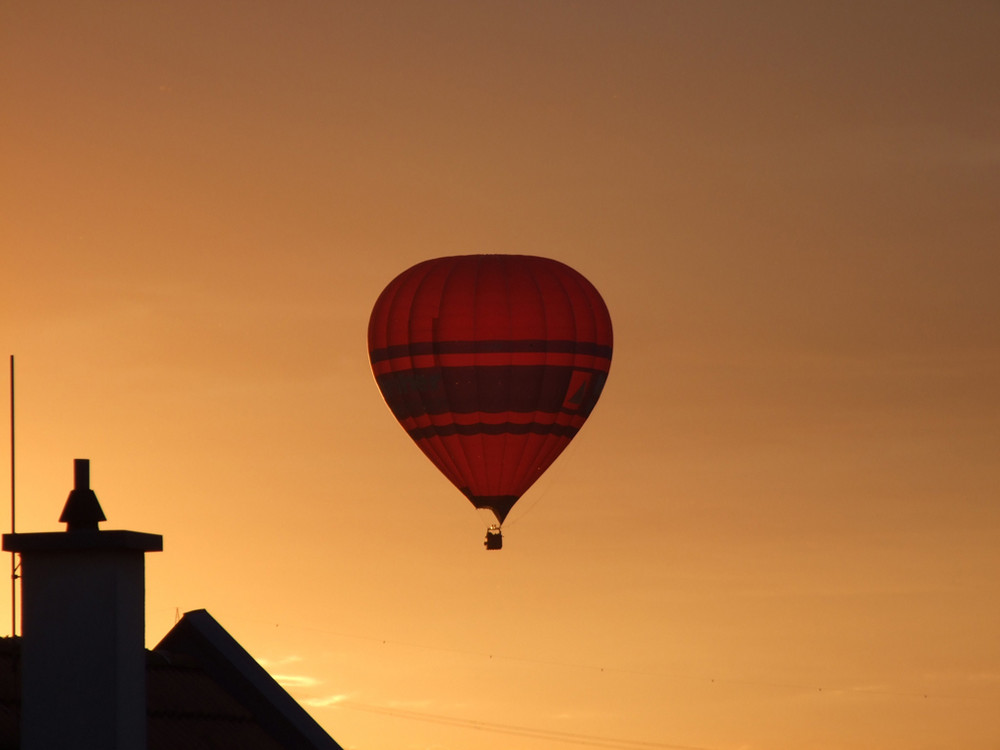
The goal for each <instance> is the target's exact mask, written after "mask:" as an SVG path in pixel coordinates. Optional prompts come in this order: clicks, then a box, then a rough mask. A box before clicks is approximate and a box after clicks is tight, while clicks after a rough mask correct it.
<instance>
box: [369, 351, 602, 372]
mask: <svg viewBox="0 0 1000 750" xmlns="http://www.w3.org/2000/svg"><path fill="white" fill-rule="evenodd" d="M532 366H536V367H574V368H576V369H580V370H588V369H589V370H595V371H596V370H599V371H601V372H605V373H606V372H608V370H610V369H611V360H610V359H606V358H603V357H595V356H594V355H591V354H574V353H570V352H476V353H465V354H418V355H416V356H413V357H409V356H407V357H398V358H396V359H383V360H382V361H381V362H373V363H372V372H374V373H375V376H376V377H378V376H380V375H384V374H385V373H389V372H401V371H404V370H420V369H428V368H434V367H532Z"/></svg>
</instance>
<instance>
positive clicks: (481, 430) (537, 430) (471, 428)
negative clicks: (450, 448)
mask: <svg viewBox="0 0 1000 750" xmlns="http://www.w3.org/2000/svg"><path fill="white" fill-rule="evenodd" d="M579 429H580V428H579V427H573V426H572V425H563V424H539V423H538V422H531V423H529V424H514V423H512V422H506V423H504V424H447V425H440V426H438V425H428V426H427V427H417V428H415V429H412V430H408V431H407V432H408V433H409V435H410V437H411V438H413V439H414V440H427V439H429V438H434V437H450V436H452V435H463V436H469V435H559V436H561V437H565V438H572V437H573V436H574V435H576V433H577V431H578V430H579Z"/></svg>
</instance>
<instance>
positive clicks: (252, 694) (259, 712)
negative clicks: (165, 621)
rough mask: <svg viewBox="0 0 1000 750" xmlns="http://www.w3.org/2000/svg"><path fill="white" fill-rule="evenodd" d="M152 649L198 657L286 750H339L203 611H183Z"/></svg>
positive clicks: (210, 672) (213, 675)
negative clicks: (176, 621)
mask: <svg viewBox="0 0 1000 750" xmlns="http://www.w3.org/2000/svg"><path fill="white" fill-rule="evenodd" d="M153 650H154V651H166V652H174V653H182V654H188V655H189V656H193V657H195V658H197V659H198V660H199V662H200V663H201V666H202V668H203V669H204V670H205V672H207V673H208V675H209V676H210V677H212V678H213V679H215V680H216V681H217V682H218V683H219V684H220V685H222V686H223V687H225V688H226V689H227V690H228V691H229V692H230V693H232V695H233V697H235V698H236V699H237V700H239V701H240V702H241V703H243V704H244V705H245V706H246V707H247V709H249V710H250V711H251V712H252V713H253V714H254V718H255V719H256V720H257V722H258V723H259V724H260V726H261V727H262V728H263V729H264V730H265V731H267V732H269V733H270V734H271V735H272V736H273V737H274V738H275V739H276V740H277V741H278V742H279V743H280V744H281V746H282V747H284V748H287V750H343V748H341V746H340V745H338V744H337V743H336V742H335V741H334V740H333V738H332V737H330V735H328V734H327V733H326V732H325V731H324V730H323V728H322V727H321V726H320V725H319V724H317V723H316V720H315V719H313V717H312V716H310V715H309V714H308V713H307V712H306V710H305V709H304V708H302V706H300V705H299V704H298V703H296V702H295V700H294V699H293V698H292V697H291V696H290V695H289V694H288V693H287V692H285V689H284V688H282V687H281V685H279V684H278V683H277V682H275V680H274V678H273V677H271V675H269V674H268V673H267V671H266V670H265V669H264V668H263V667H262V666H261V665H260V664H258V663H257V661H256V660H255V659H254V658H253V657H252V656H250V654H249V653H247V651H246V649H244V648H243V647H242V646H241V645H240V644H239V643H238V642H237V641H236V640H235V639H234V638H233V637H232V636H231V635H229V633H227V632H226V630H225V629H224V628H223V627H222V626H221V625H220V624H219V623H218V622H216V620H215V618H213V617H212V616H211V615H210V614H209V613H208V612H207V611H206V610H204V609H197V610H194V611H192V612H186V613H185V614H184V616H183V617H182V618H181V619H180V621H179V622H178V623H177V624H176V625H174V627H173V628H172V629H171V630H170V632H169V633H167V634H166V635H165V636H164V637H163V640H161V641H160V642H159V643H158V644H157V645H156V647H155V648H154V649H153Z"/></svg>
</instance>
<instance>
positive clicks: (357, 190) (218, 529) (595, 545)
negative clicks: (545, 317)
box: [0, 0, 1000, 750]
mask: <svg viewBox="0 0 1000 750" xmlns="http://www.w3.org/2000/svg"><path fill="white" fill-rule="evenodd" d="M997 39H1000V5H998V4H997V3H995V2H973V1H971V0H970V1H969V2H958V3H930V2H876V3H846V4H845V3H822V4H821V3H803V2H774V3H764V4H748V3H736V2H732V3H688V2H668V1H667V0H664V1H663V2H638V1H637V2H629V3H613V2H437V1H435V2H420V3H410V2H398V3H386V2H365V3H350V4H349V3H337V2H320V1H318V0H302V1H301V2H293V3H278V2H273V1H272V2H265V1H264V0H259V1H250V0H248V1H247V2H240V3H222V2H209V3H205V2H201V1H199V2H193V1H192V2H182V1H172V2H150V3H131V2H124V1H122V2H103V1H101V0H98V1H96V2H89V3H72V2H49V3H28V2H21V1H19V0H11V1H10V2H6V3H3V4H2V5H0V253H2V255H0V260H2V265H0V304H2V308H0V310H2V317H0V342H2V343H3V352H2V353H3V354H4V355H6V354H8V353H10V354H14V355H15V357H16V364H17V408H18V411H17V418H18V441H17V451H18V454H17V455H18V458H17V480H18V530H19V531H44V530H53V529H56V528H59V526H58V524H57V523H56V519H57V518H58V514H59V512H60V510H61V508H62V504H63V502H64V501H65V497H66V494H67V492H68V490H69V489H70V486H71V484H72V460H73V458H76V457H83V458H90V459H91V461H92V468H91V473H92V480H93V486H94V488H95V490H96V491H97V494H98V497H99V498H100V500H101V502H102V504H103V506H104V510H105V512H106V513H107V515H108V517H109V519H110V520H109V523H108V524H106V526H109V527H112V528H130V529H134V530H138V531H146V532H155V533H162V534H163V535H164V542H165V551H164V552H163V553H162V554H156V555H150V556H149V559H148V581H147V630H148V641H149V642H150V644H152V643H155V642H156V641H157V640H159V638H160V637H161V636H162V635H163V634H164V633H165V632H166V631H167V630H168V629H169V628H170V627H171V625H172V624H173V622H174V617H175V612H176V611H178V610H180V611H182V612H183V611H185V610H190V609H195V608H200V607H204V608H207V609H208V610H209V611H210V612H211V613H212V614H213V615H214V616H215V617H216V618H217V619H218V620H219V621H220V622H221V623H222V624H223V625H224V626H225V627H226V628H227V629H228V630H229V631H230V632H231V633H232V634H233V635H234V636H235V637H236V638H237V639H238V640H240V641H241V642H242V643H243V644H244V645H245V646H246V647H247V648H248V649H249V650H250V651H251V653H252V654H253V655H254V656H256V657H258V658H259V659H261V660H262V661H264V662H265V664H266V665H267V667H268V668H269V669H270V671H271V672H272V673H273V674H275V675H278V676H279V677H280V678H281V679H282V680H284V681H285V682H286V684H287V685H288V686H289V689H290V691H291V692H292V694H293V695H294V696H295V697H296V698H298V699H299V700H300V701H302V702H303V703H304V704H305V705H307V707H308V708H309V710H310V711H311V712H312V713H313V715H314V716H315V717H316V718H317V720H319V721H320V722H321V723H322V724H323V725H324V726H325V727H326V728H327V729H328V730H329V731H330V733H331V734H332V735H333V737H334V738H336V739H337V740H338V741H339V742H340V743H341V744H342V745H344V747H345V748H362V749H363V750H411V749H412V750H431V749H433V750H460V749H461V750H464V749H466V748H469V747H476V748H479V750H494V749H499V748H504V749H505V750H507V749H509V748H511V747H517V748H524V749H525V750H534V749H535V748H549V747H572V746H574V743H575V744H576V745H577V746H598V747H615V748H632V749H633V750H634V749H635V748H637V747H642V748H645V749H646V750H649V748H672V747H679V746H680V747H685V748H698V749H699V750H700V749H707V750H758V749H759V750H765V749H766V750H803V749H805V748H808V749H809V750H841V749H844V750H862V749H863V750H868V749H870V750H876V749H877V750H934V749H938V748H955V747H961V748H964V749H965V750H996V748H997V747H1000V720H998V719H997V715H996V714H997V712H996V705H997V703H998V701H1000V638H998V634H1000V575H998V573H1000V551H998V550H1000V507H998V502H997V500H998V497H1000V471H998V456H1000V295H998V293H997V288H998V279H1000V253H998V250H997V238H998V237H1000V211H998V210H997V205H998V202H1000V201H998V199H1000V136H998V134H1000V97H998V93H997V92H998V91H1000V45H998V44H997ZM467 252H512V253H527V254H535V255H546V256H550V257H553V258H556V259H558V260H561V261H563V262H566V263H569V264H570V265H572V266H574V267H575V268H577V269H578V270H579V271H581V272H582V273H584V274H585V275H586V276H587V277H588V278H590V280H591V281H592V282H593V283H594V284H595V285H596V286H597V288H598V289H600V290H601V292H602V294H603V295H604V297H605V300H606V301H607V304H608V307H609V309H610V310H611V315H612V318H613V320H614V323H615V359H614V362H613V365H612V368H611V377H610V379H609V381H608V385H607V388H606V389H605V392H604V396H603V398H602V400H601V402H600V403H599V404H598V406H597V408H596V410H595V411H594V414H593V416H592V417H591V419H590V420H589V422H588V425H587V426H586V427H585V428H584V429H583V431H582V432H581V433H580V435H579V437H578V438H577V439H576V440H575V441H574V443H573V444H572V445H571V446H570V448H569V449H568V450H567V451H566V453H565V454H564V455H563V456H562V457H561V458H560V459H559V460H558V461H557V462H556V464H555V465H554V466H553V467H552V469H551V470H550V471H549V473H548V474H547V475H546V476H545V477H544V478H543V479H542V480H541V481H540V482H539V483H538V484H537V485H536V486H535V487H534V488H533V489H532V490H531V491H530V492H529V494H528V495H526V496H525V497H524V498H523V500H522V501H521V503H519V505H518V506H517V507H516V508H515V510H514V511H513V513H512V514H511V516H510V519H509V521H508V523H507V524H506V525H505V534H504V537H505V539H504V541H505V545H504V549H503V551H502V552H500V553H486V552H484V551H483V549H482V535H483V524H482V521H481V520H480V518H479V516H478V514H477V513H476V512H475V511H474V510H473V508H472V507H471V505H469V503H468V502H467V501H466V500H465V499H464V498H463V497H462V496H461V495H460V494H459V493H458V492H457V491H456V490H455V489H454V488H453V487H452V486H451V485H450V484H449V483H448V482H447V481H446V480H445V479H444V478H443V477H442V476H441V475H439V474H438V473H437V471H436V470H435V469H434V467H433V466H432V465H431V464H430V463H429V462H428V461H427V460H426V459H425V458H424V456H423V455H422V454H420V452H419V451H418V450H417V449H416V448H415V446H414V445H413V444H412V443H411V442H410V441H409V439H408V438H407V436H406V434H405V433H404V432H403V430H401V429H400V427H399V425H398V424H397V423H396V422H395V420H394V419H393V418H392V416H391V414H390V413H389V411H388V409H387V408H386V406H385V405H384V403H383V402H382V399H381V397H380V396H379V394H378V392H377V390H376V387H375V384H374V381H373V379H372V377H371V374H370V371H369V366H368V361H367V352H366V346H365V333H366V325H367V320H368V315H369V312H370V309H371V306H372V304H373V303H374V301H375V298H376V297H377V296H378V293H379V292H380V291H381V289H382V288H383V286H384V285H385V284H386V283H387V282H388V281H389V280H390V279H391V278H392V277H393V276H395V275H396V274H397V273H398V272H399V271H401V270H403V269H404V268H406V267H408V266H410V265H412V264H414V263H416V262H418V261H420V260H423V259H425V258H430V257H435V256H440V255H453V254H460V253H467ZM5 361H6V356H5ZM5 447H6V446H5ZM3 455H4V458H3V459H2V460H3V465H2V467H3V468H4V475H7V472H6V468H7V459H6V456H7V451H6V450H4V451H3ZM0 600H2V602H3V603H2V604H0V622H8V621H9V604H8V602H7V599H6V598H5V597H0ZM521 730H531V731H530V732H525V731H521ZM528 734H530V735H531V736H527V735H528ZM596 738H600V740H598V739H596ZM570 740H572V742H570ZM626 740H630V741H632V742H626ZM635 742H641V743H645V744H639V745H637V744H635Z"/></svg>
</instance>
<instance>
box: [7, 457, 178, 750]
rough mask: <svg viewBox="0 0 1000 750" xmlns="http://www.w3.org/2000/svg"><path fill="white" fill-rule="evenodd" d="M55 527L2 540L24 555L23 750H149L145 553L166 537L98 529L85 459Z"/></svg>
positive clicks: (99, 512) (76, 465) (78, 465)
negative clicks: (59, 524) (58, 527)
mask: <svg viewBox="0 0 1000 750" xmlns="http://www.w3.org/2000/svg"><path fill="white" fill-rule="evenodd" d="M74 474H75V483H74V487H73V490H72V491H71V492H70V493H69V498H68V499H67V500H66V506H65V508H64V509H63V513H62V516H61V517H60V519H59V520H60V521H61V522H63V523H65V524H66V531H57V532H44V533H36V534H4V535H3V548H4V549H5V550H7V551H8V552H19V553H20V554H21V633H22V647H21V648H22V652H21V653H22V657H21V749H22V750H52V748H60V750H145V748H146V652H145V594H146V582H145V568H144V565H145V557H144V555H145V553H146V552H159V551H161V550H162V549H163V537H162V536H160V535H158V534H144V533H141V532H138V531H104V530H101V529H100V528H99V527H98V524H99V523H100V522H101V521H104V520H105V517H104V511H103V510H101V505H100V503H99V502H98V501H97V495H96V494H94V491H93V490H91V489H90V461H89V460H87V459H81V458H78V459H76V461H75V462H74Z"/></svg>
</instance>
